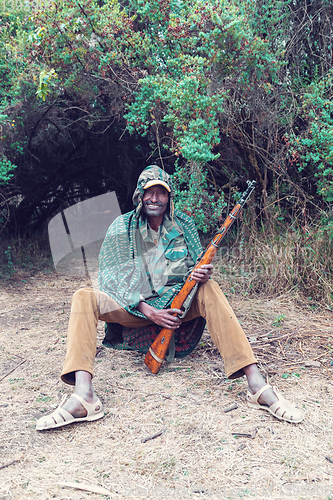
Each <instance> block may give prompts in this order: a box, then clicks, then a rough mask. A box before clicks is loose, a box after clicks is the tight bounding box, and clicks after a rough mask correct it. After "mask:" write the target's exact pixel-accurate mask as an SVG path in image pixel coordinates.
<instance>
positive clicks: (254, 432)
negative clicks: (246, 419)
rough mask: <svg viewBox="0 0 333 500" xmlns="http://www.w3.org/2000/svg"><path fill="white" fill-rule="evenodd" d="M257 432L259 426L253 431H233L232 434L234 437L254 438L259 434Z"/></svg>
mask: <svg viewBox="0 0 333 500" xmlns="http://www.w3.org/2000/svg"><path fill="white" fill-rule="evenodd" d="M257 432H258V427H256V428H255V429H253V431H252V432H251V434H250V433H248V432H233V433H232V435H233V436H234V437H245V438H250V439H254V438H255V437H256V435H257Z"/></svg>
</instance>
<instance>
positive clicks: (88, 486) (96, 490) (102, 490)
mask: <svg viewBox="0 0 333 500" xmlns="http://www.w3.org/2000/svg"><path fill="white" fill-rule="evenodd" d="M59 486H61V488H75V489H77V490H83V491H90V492H91V493H99V494H100V495H112V492H111V491H110V490H107V489H106V488H103V487H102V486H95V485H93V484H87V483H60V484H59Z"/></svg>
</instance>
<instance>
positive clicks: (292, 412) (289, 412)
mask: <svg viewBox="0 0 333 500" xmlns="http://www.w3.org/2000/svg"><path fill="white" fill-rule="evenodd" d="M266 389H272V390H273V391H274V394H275V395H276V397H277V398H278V401H276V402H275V403H273V404H272V405H271V406H269V405H266V404H261V403H258V399H259V398H260V396H261V395H262V393H263V392H264V391H266ZM246 400H247V404H248V405H249V406H250V407H251V408H256V409H258V410H266V411H269V413H271V414H272V415H273V416H274V417H276V418H278V419H279V420H285V421H286V422H290V423H293V424H298V423H299V422H302V420H303V419H304V415H303V413H302V412H301V410H298V409H297V408H296V407H295V406H294V405H293V404H292V403H290V402H289V401H287V400H286V399H284V397H283V396H282V395H281V394H280V393H279V391H278V390H277V388H276V387H272V386H271V385H269V384H267V385H265V386H264V387H262V388H261V389H260V390H259V391H258V392H256V393H255V394H251V393H250V391H248V392H247V395H246Z"/></svg>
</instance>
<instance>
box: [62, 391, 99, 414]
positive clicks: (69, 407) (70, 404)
mask: <svg viewBox="0 0 333 500" xmlns="http://www.w3.org/2000/svg"><path fill="white" fill-rule="evenodd" d="M76 396H79V397H80V398H82V399H84V401H85V402H86V403H88V404H96V403H97V401H98V397H97V395H96V394H95V391H94V392H91V391H89V392H88V393H87V392H84V393H83V392H82V391H78V390H77V389H75V392H74V393H73V394H72V395H71V396H70V397H69V398H68V399H66V401H65V402H64V404H63V405H62V406H61V408H63V409H64V410H66V411H68V413H70V414H71V415H73V417H74V418H83V417H86V416H87V410H86V408H85V407H84V406H83V405H82V404H81V403H80V400H79V399H78V398H76Z"/></svg>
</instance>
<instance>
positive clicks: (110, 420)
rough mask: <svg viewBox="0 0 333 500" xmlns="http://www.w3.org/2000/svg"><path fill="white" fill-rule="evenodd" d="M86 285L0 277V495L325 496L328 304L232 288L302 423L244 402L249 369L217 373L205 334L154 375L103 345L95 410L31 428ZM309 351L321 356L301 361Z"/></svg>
mask: <svg viewBox="0 0 333 500" xmlns="http://www.w3.org/2000/svg"><path fill="white" fill-rule="evenodd" d="M22 280H24V281H22ZM84 285H85V281H84V280H82V279H73V278H72V279H70V278H63V277H59V276H57V275H56V274H54V273H50V274H35V275H34V276H30V277H29V276H28V275H27V276H22V275H21V276H20V275H14V276H13V277H12V279H11V280H7V281H3V282H1V289H0V304H1V307H0V311H1V314H0V322H1V327H2V328H1V331H2V332H3V335H2V338H3V341H2V343H1V346H0V352H1V365H0V379H2V380H1V382H0V384H1V385H0V408H1V428H0V438H1V445H0V446H1V458H0V467H2V466H5V467H3V468H1V469H0V474H1V481H0V498H1V500H7V499H8V500H9V499H10V500H12V499H22V500H23V499H24V500H25V499H42V500H47V499H51V498H56V499H59V500H60V499H62V500H65V499H71V500H76V499H84V498H91V499H95V498H96V499H98V498H103V495H102V494H96V493H92V492H88V491H83V490H79V489H77V488H73V487H69V486H65V487H63V486H61V485H62V484H64V483H67V484H69V483H75V484H76V485H77V486H80V484H82V483H85V484H88V485H90V486H91V487H96V486H102V487H104V488H106V489H107V490H108V491H110V492H111V494H110V495H109V496H107V495H106V496H104V498H112V499H121V500H122V499H125V498H126V499H127V498H133V499H136V500H137V499H139V498H145V499H155V498H157V497H159V498H162V499H169V498H170V499H171V498H172V499H174V498H177V499H178V498H179V499H180V498H184V499H185V498H193V499H195V498H206V499H219V500H220V499H228V498H229V499H239V498H242V499H253V498H260V499H268V498H269V499H274V500H278V499H287V498H288V499H305V498H319V499H321V500H324V499H328V498H333V480H332V475H331V472H332V467H333V464H332V463H331V462H330V461H329V460H332V461H333V449H332V446H333V440H332V439H331V436H332V431H333V420H332V410H333V405H332V393H333V388H332V367H331V365H330V361H331V347H330V346H331V343H332V337H333V327H332V324H333V315H332V313H331V312H328V311H326V312H322V313H321V314H315V312H314V311H312V310H311V309H305V310H303V309H300V308H298V307H297V306H296V305H295V304H294V302H293V301H292V300H290V299H288V297H287V298H284V299H281V298H280V299H271V300H265V299H263V298H260V299H253V298H252V299H243V298H241V297H240V296H237V295H235V294H232V295H230V299H231V302H232V305H233V306H234V308H235V310H236V311H237V312H238V317H239V319H240V320H241V321H242V324H243V327H244V329H245V331H246V333H247V334H248V336H249V337H250V340H251V342H252V344H253V346H254V350H255V353H256V355H257V356H258V359H259V361H260V365H261V366H262V368H263V370H264V371H265V372H266V373H270V381H271V382H272V383H273V384H276V385H278V386H279V388H280V389H281V391H282V392H283V393H284V394H286V395H287V396H288V397H289V398H290V399H292V400H294V401H295V403H296V404H297V405H298V406H299V407H303V408H304V412H305V416H306V417H305V421H304V422H303V423H301V424H299V425H290V424H287V423H284V422H280V421H278V420H276V419H274V418H273V417H272V416H270V415H269V414H268V413H266V412H260V411H255V410H252V409H250V408H248V407H247V406H246V404H245V403H244V394H245V391H246V382H245V380H243V379H239V380H236V381H232V382H231V381H228V380H226V378H225V375H224V371H223V366H222V362H221V360H220V357H219V355H218V353H217V352H216V349H215V348H214V346H212V344H211V341H210V338H209V336H208V334H205V336H204V338H203V342H202V343H201V344H200V346H199V348H198V349H197V351H196V353H195V354H193V355H192V356H189V357H187V358H185V359H184V360H183V361H181V362H180V361H177V362H174V363H172V364H171V365H167V364H166V365H164V366H163V368H162V369H161V371H160V373H159V375H157V376H154V375H151V374H150V373H149V372H148V371H147V369H146V367H145V365H144V364H143V360H142V355H139V354H136V353H133V352H118V351H112V350H109V349H105V348H103V349H102V350H101V351H100V353H99V354H98V356H97V358H96V373H95V379H94V381H95V388H96V390H97V392H98V394H99V396H100V398H101V399H102V401H103V403H104V406H105V412H106V415H105V418H104V419H102V420H100V421H97V422H94V423H82V424H75V425H72V426H68V427H63V428H60V429H57V430H52V431H47V432H44V433H41V432H37V431H36V430H35V422H36V420H37V419H38V418H39V417H40V416H41V415H42V414H43V413H44V412H49V411H50V410H51V409H52V408H54V407H55V406H56V405H57V404H58V402H59V401H60V399H61V397H62V395H63V393H66V392H69V391H68V387H67V386H64V385H63V384H62V383H61V382H60V381H59V372H60V370H61V366H62V363H63V359H64V353H65V342H66V338H65V336H66V327H67V321H68V315H69V307H70V298H71V295H72V293H73V292H74V291H75V290H76V289H77V288H78V287H79V286H84ZM277 318H280V319H277ZM102 338H103V331H102V324H100V325H99V330H98V339H99V342H98V344H100V343H101V340H102ZM316 358H317V361H318V360H319V361H320V363H319V365H318V367H308V368H306V367H305V363H306V361H309V360H311V361H313V360H316ZM11 370H13V371H12V372H11V373H9V372H10V371H11ZM232 403H237V406H238V407H237V409H235V410H232V411H230V412H228V413H225V412H224V409H225V408H228V407H230V406H231V405H232ZM159 431H163V433H162V434H161V435H160V436H158V437H156V438H155V439H151V440H148V441H146V442H142V439H143V438H146V437H148V436H151V435H154V434H156V433H158V432H159ZM235 433H241V434H245V436H240V437H234V434H235ZM246 435H248V436H249V437H246Z"/></svg>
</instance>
